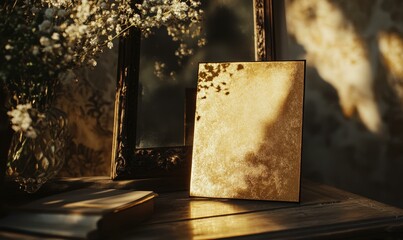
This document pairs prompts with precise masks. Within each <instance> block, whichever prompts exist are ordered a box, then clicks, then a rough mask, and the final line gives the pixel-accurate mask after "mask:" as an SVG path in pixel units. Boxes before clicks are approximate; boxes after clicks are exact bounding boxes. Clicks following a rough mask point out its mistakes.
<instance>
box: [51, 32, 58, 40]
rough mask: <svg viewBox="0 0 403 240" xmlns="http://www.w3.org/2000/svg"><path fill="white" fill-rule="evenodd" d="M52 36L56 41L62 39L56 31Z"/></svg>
mask: <svg viewBox="0 0 403 240" xmlns="http://www.w3.org/2000/svg"><path fill="white" fill-rule="evenodd" d="M51 38H52V39H53V40H56V41H57V40H59V39H60V35H59V34H58V33H56V32H55V33H53V34H52V37H51Z"/></svg>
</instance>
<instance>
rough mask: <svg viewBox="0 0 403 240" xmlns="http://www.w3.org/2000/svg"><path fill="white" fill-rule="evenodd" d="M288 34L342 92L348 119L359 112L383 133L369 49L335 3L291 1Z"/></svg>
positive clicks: (363, 120) (341, 101)
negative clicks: (374, 89)
mask: <svg viewBox="0 0 403 240" xmlns="http://www.w3.org/2000/svg"><path fill="white" fill-rule="evenodd" d="M286 16H287V30H288V31H289V32H290V34H292V35H293V36H294V37H295V39H296V41H297V42H298V43H299V44H301V45H302V46H303V47H304V50H305V51H306V59H307V63H308V65H311V66H312V67H314V68H316V70H317V71H318V73H319V75H320V76H321V77H322V78H323V80H325V81H326V82H328V83H330V84H331V85H332V86H333V87H334V88H335V89H336V90H337V92H338V95H339V101H340V105H341V107H342V109H343V112H344V114H345V115H347V116H351V115H353V113H355V112H357V113H358V115H359V117H360V119H361V121H362V122H363V123H364V124H365V126H366V127H367V128H368V129H369V130H370V131H372V132H374V133H382V132H383V128H384V127H383V123H382V120H381V113H380V109H379V106H378V104H377V101H376V99H375V94H374V91H373V87H374V74H373V66H372V65H371V57H370V53H369V50H368V46H367V45H366V44H365V42H364V39H363V38H362V37H361V36H360V35H359V34H358V33H357V32H356V30H355V28H354V26H353V24H352V23H351V22H349V21H348V20H347V18H346V17H345V16H344V15H343V12H342V11H341V9H340V8H339V7H337V6H336V5H335V1H325V0H287V1H286Z"/></svg>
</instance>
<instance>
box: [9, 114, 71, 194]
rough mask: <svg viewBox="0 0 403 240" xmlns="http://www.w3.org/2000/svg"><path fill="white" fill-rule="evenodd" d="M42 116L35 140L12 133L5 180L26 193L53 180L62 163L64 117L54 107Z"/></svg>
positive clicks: (63, 157)
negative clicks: (15, 183) (8, 180)
mask: <svg viewBox="0 0 403 240" xmlns="http://www.w3.org/2000/svg"><path fill="white" fill-rule="evenodd" d="M43 114H44V116H45V117H44V119H43V120H42V121H41V122H40V124H38V125H37V126H36V128H37V130H38V131H37V132H38V134H37V136H36V137H35V138H30V137H27V136H26V135H25V134H24V133H22V132H15V133H14V135H13V136H12V140H11V146H10V149H9V153H8V164H7V176H8V177H10V178H11V179H12V180H14V181H16V182H17V183H18V184H19V185H20V188H21V189H22V190H24V191H26V192H28V193H34V192H36V191H37V190H38V189H39V188H40V187H41V186H42V185H43V184H44V183H45V182H47V181H48V180H49V179H51V178H53V177H55V176H56V175H57V173H58V172H59V171H60V169H61V168H62V166H63V164H64V162H65V156H66V146H65V145H66V141H67V137H68V131H67V116H66V114H65V113H64V112H62V111H61V110H59V109H57V108H54V107H51V108H49V109H47V110H45V112H44V113H43Z"/></svg>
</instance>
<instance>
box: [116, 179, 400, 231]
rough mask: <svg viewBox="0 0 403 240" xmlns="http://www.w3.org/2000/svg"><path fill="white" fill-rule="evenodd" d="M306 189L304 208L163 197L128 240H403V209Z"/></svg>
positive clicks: (308, 184)
mask: <svg viewBox="0 0 403 240" xmlns="http://www.w3.org/2000/svg"><path fill="white" fill-rule="evenodd" d="M301 190H302V193H301V202H300V203H283V202H267V201H246V200H226V199H206V198H189V197H188V193H187V192H173V193H163V194H160V196H159V197H158V198H157V199H156V202H155V212H154V215H153V216H152V218H151V219H150V220H149V221H147V222H145V223H144V224H143V225H140V226H133V228H134V229H133V230H132V231H130V232H129V233H128V234H126V235H125V236H124V237H123V239H219V238H240V239H347V238H351V239H379V238H381V239H384V238H386V237H387V238H388V239H402V238H399V237H401V236H403V210H401V209H398V208H394V207H391V206H387V205H385V204H382V203H379V202H376V201H372V200H369V199H367V198H364V197H360V196H358V195H355V194H352V193H348V192H345V191H341V190H338V189H336V188H332V187H329V186H326V185H321V184H316V183H313V182H308V181H305V182H303V183H302V189H301Z"/></svg>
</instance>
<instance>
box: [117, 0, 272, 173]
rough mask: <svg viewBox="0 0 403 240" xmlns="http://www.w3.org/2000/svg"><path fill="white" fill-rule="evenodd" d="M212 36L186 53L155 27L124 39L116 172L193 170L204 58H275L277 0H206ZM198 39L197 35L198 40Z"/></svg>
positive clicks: (206, 28) (207, 30)
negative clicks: (177, 51) (178, 51)
mask: <svg viewBox="0 0 403 240" xmlns="http://www.w3.org/2000/svg"><path fill="white" fill-rule="evenodd" d="M202 8H203V10H204V20H203V22H202V29H203V31H204V34H205V38H206V44H205V45H204V46H202V47H199V48H194V50H193V51H194V52H193V54H192V55H191V56H189V57H187V58H186V59H181V61H180V62H179V63H178V59H177V58H175V54H174V52H175V49H176V47H177V46H175V43H172V42H171V41H169V40H168V39H167V37H166V33H163V32H160V31H156V32H155V34H154V35H152V36H150V37H148V38H141V33H140V32H139V31H136V30H135V29H132V30H130V34H129V36H128V37H127V38H124V39H121V40H120V43H119V63H118V80H117V91H116V100H115V119H114V134H113V149H112V163H111V170H112V171H111V177H112V179H133V178H160V177H163V178H165V177H175V178H176V177H178V178H187V177H188V176H189V169H190V164H191V159H190V158H191V150H192V131H193V128H192V125H193V121H194V107H195V92H196V91H195V89H196V84H197V67H198V63H199V62H223V61H227V62H228V61H255V60H257V61H262V60H272V57H273V56H274V53H273V50H274V48H273V34H272V32H273V31H272V30H273V28H272V26H273V25H272V1H271V0H208V1H202ZM195 41H196V40H195Z"/></svg>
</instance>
